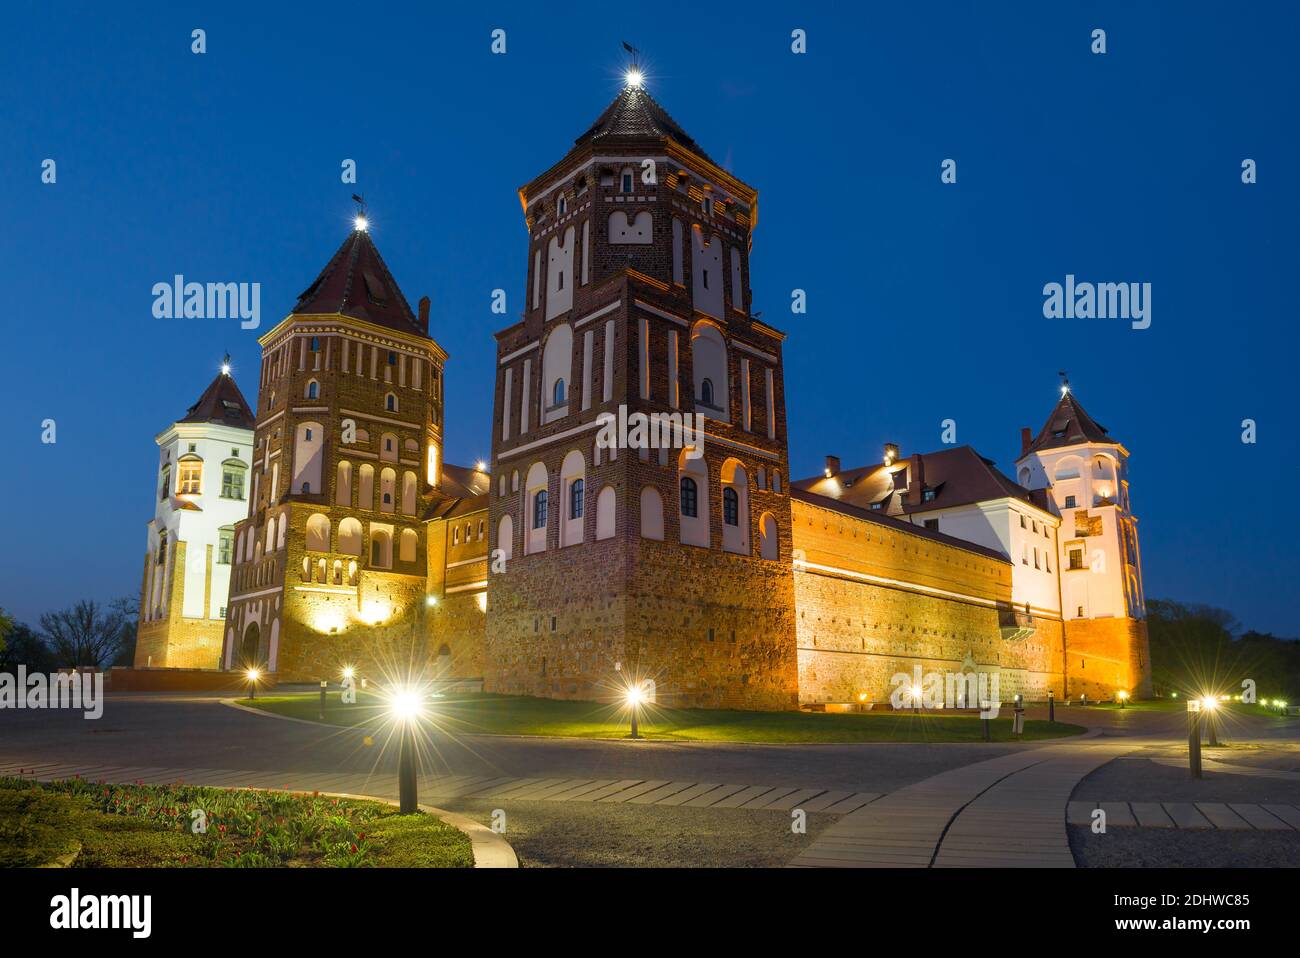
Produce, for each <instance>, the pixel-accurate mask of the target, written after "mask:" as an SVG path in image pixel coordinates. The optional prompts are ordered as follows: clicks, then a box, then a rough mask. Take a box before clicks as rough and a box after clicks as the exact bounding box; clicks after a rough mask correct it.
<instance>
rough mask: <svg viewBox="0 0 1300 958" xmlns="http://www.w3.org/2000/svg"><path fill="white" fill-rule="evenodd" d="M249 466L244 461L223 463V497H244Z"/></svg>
mask: <svg viewBox="0 0 1300 958" xmlns="http://www.w3.org/2000/svg"><path fill="white" fill-rule="evenodd" d="M246 472H248V467H247V466H245V465H244V464H243V463H242V462H224V463H222V464H221V498H222V499H243V498H244V474H245V473H246Z"/></svg>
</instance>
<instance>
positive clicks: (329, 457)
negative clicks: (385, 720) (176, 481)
mask: <svg viewBox="0 0 1300 958" xmlns="http://www.w3.org/2000/svg"><path fill="white" fill-rule="evenodd" d="M428 329H429V300H428V298H427V297H426V298H424V299H422V300H420V304H419V315H418V316H417V315H416V314H414V313H412V311H411V308H410V306H409V305H408V303H407V300H406V297H405V296H403V295H402V291H401V289H400V288H399V287H398V285H397V283H396V282H395V281H394V279H393V277H392V274H391V273H389V271H388V267H387V266H386V265H385V264H384V261H383V258H382V257H381V256H380V255H379V250H378V249H376V248H375V244H374V242H373V241H372V240H371V238H370V234H369V232H368V231H367V229H366V225H365V220H364V217H358V219H357V228H356V229H354V230H353V231H352V232H351V233H350V234H349V235H348V237H347V239H345V240H344V241H343V245H342V246H340V247H339V249H338V251H337V252H336V253H335V254H334V256H333V257H332V258H331V259H330V261H329V263H327V264H326V266H325V268H324V269H323V270H322V271H321V273H320V275H319V276H317V277H316V279H315V280H314V281H313V282H312V284H311V285H310V286H308V287H307V289H306V291H304V292H303V294H302V295H301V296H300V297H299V299H298V303H297V305H295V306H294V308H293V310H292V312H290V313H289V315H288V316H287V317H285V319H284V320H283V321H282V322H281V323H279V325H277V326H276V327H275V328H274V329H272V330H270V331H269V332H268V333H266V335H264V336H262V337H261V339H260V340H259V343H260V344H261V346H262V369H261V389H260V391H259V393H258V400H257V411H256V416H257V421H256V432H255V441H254V448H253V463H252V469H253V481H252V497H251V499H250V501H249V510H248V518H246V519H245V520H244V521H242V522H240V523H239V525H238V526H237V528H236V530H235V566H234V575H233V577H232V582H231V588H230V612H229V623H228V627H227V630H226V637H225V646H224V654H223V658H222V663H223V665H224V667H226V668H239V667H241V666H243V665H247V664H257V665H260V666H261V667H262V668H265V669H269V670H270V671H272V672H275V673H278V677H279V678H280V680H282V681H303V680H314V679H319V678H323V677H333V676H335V675H336V674H337V672H338V669H339V668H340V666H341V665H343V664H344V663H355V664H357V665H360V666H363V667H364V666H366V665H367V664H368V663H372V662H374V661H375V659H376V658H382V657H384V656H386V655H394V654H398V650H399V649H402V648H405V646H406V644H407V643H409V642H411V641H412V639H413V638H415V636H416V634H417V633H416V629H417V626H418V627H419V628H420V630H421V631H422V630H423V623H422V622H420V621H419V619H420V617H422V616H423V614H424V607H425V590H426V585H427V581H428V566H427V562H426V541H425V540H426V526H425V523H424V521H423V517H424V513H425V511H426V508H427V507H428V506H429V505H430V503H431V502H432V500H433V499H434V497H435V495H436V491H437V487H438V485H439V483H440V480H441V449H442V426H443V423H442V409H443V397H442V376H443V364H444V363H445V361H446V358H447V354H446V353H445V352H444V351H443V350H442V348H441V347H440V346H439V345H438V344H437V343H436V342H434V341H433V340H432V339H430V338H429V335H428ZM372 674H373V673H372Z"/></svg>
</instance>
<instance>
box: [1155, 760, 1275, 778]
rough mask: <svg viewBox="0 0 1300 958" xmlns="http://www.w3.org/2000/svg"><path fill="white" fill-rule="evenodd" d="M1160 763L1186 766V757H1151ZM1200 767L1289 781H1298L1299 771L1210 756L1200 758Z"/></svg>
mask: <svg viewBox="0 0 1300 958" xmlns="http://www.w3.org/2000/svg"><path fill="white" fill-rule="evenodd" d="M1151 761H1153V762H1158V763H1159V764H1161V765H1172V766H1173V767H1175V768H1187V758H1186V757H1185V756H1184V757H1182V758H1153V759H1151ZM1201 769H1202V770H1203V771H1206V772H1222V773H1224V774H1226V775H1253V776H1255V777H1256V778H1280V779H1285V780H1286V781H1290V782H1300V772H1288V771H1286V770H1285V769H1281V768H1264V767H1263V766H1259V765H1238V764H1236V763H1233V762H1219V761H1216V760H1215V759H1212V758H1202V759H1201Z"/></svg>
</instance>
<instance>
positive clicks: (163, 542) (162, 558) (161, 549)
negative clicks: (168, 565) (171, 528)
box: [155, 532, 167, 565]
mask: <svg viewBox="0 0 1300 958" xmlns="http://www.w3.org/2000/svg"><path fill="white" fill-rule="evenodd" d="M155 561H156V562H157V563H158V565H162V564H164V563H165V562H166V561H167V533H166V532H160V533H158V558H157V559H156V560H155Z"/></svg>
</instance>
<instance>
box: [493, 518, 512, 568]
mask: <svg viewBox="0 0 1300 958" xmlns="http://www.w3.org/2000/svg"><path fill="white" fill-rule="evenodd" d="M497 548H498V549H500V550H501V558H503V559H509V558H511V557H512V556H513V555H514V551H515V520H513V519H511V518H510V515H509V513H507V514H506V515H504V516H502V517H501V521H500V522H498V523H497Z"/></svg>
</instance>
